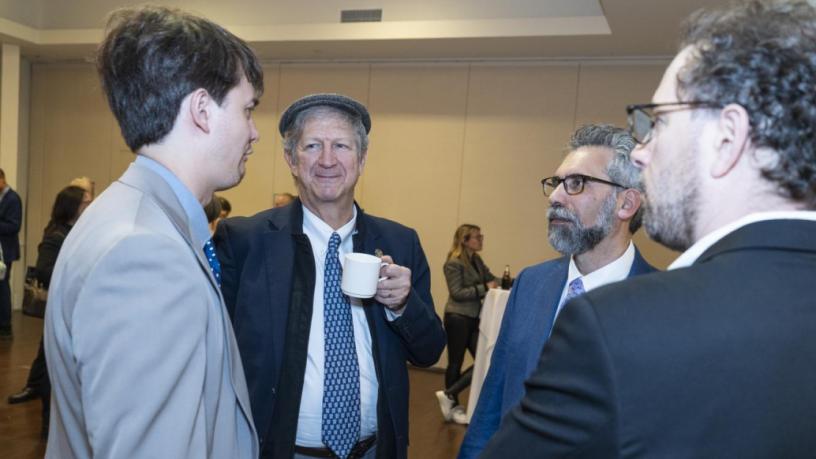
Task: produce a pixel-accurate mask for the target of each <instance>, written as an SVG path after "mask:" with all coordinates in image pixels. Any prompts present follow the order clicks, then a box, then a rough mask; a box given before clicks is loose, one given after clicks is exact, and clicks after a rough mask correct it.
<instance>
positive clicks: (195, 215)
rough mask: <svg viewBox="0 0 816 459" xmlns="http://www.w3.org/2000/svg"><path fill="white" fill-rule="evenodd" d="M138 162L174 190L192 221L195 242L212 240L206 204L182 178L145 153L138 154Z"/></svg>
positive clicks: (202, 245)
mask: <svg viewBox="0 0 816 459" xmlns="http://www.w3.org/2000/svg"><path fill="white" fill-rule="evenodd" d="M134 162H135V163H136V164H138V165H140V166H143V167H146V168H148V169H150V170H151V171H153V172H155V173H156V174H158V175H159V177H161V178H162V179H164V181H165V182H167V184H168V185H170V189H171V190H173V194H175V195H176V198H178V200H179V202H180V203H181V207H182V209H184V213H185V215H187V220H188V221H189V222H190V232H191V233H192V236H193V238H194V239H195V242H196V243H197V244H198V246H199V247H204V244H206V243H207V241H209V240H210V227H209V225H207V216H206V215H205V214H204V206H202V205H201V203H200V202H198V199H196V197H195V196H193V193H192V192H191V191H190V190H189V189H188V188H187V187H186V186H184V184H183V183H181V180H179V179H178V177H176V176H175V174H173V173H172V172H170V169H168V168H166V167H164V166H163V165H162V164H161V163H159V162H158V161H156V160H154V159H151V158H148V157H147V156H144V155H136V161H134Z"/></svg>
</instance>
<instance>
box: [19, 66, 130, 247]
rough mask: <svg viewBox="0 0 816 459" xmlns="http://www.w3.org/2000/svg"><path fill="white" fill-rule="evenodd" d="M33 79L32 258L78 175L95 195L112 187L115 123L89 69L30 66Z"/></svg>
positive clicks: (81, 67)
mask: <svg viewBox="0 0 816 459" xmlns="http://www.w3.org/2000/svg"><path fill="white" fill-rule="evenodd" d="M32 73H33V77H32V80H33V82H32V99H33V100H32V106H33V109H32V114H31V132H32V136H31V141H32V144H31V145H32V162H31V164H30V166H29V170H30V171H31V173H32V177H31V188H30V191H31V194H30V195H29V201H30V202H29V206H28V212H29V217H28V225H29V228H30V229H29V231H28V233H29V234H30V235H31V236H32V239H30V240H28V244H27V245H28V247H29V248H28V253H29V254H33V255H34V257H36V247H37V244H38V243H39V241H40V239H41V235H42V229H43V227H44V226H45V224H46V223H47V222H48V217H49V214H50V212H51V206H52V204H53V202H54V197H55V196H56V194H57V192H59V190H61V189H62V188H63V187H65V186H66V185H67V184H68V182H69V181H70V180H71V179H73V178H74V177H78V176H81V175H87V176H89V177H91V178H92V179H93V180H95V181H96V182H97V184H98V190H101V189H104V187H105V186H107V184H108V183H110V180H111V178H110V172H111V140H110V139H111V130H112V128H113V125H114V121H113V116H112V115H111V114H110V111H109V110H108V106H107V102H106V101H105V99H104V97H103V96H102V93H101V91H100V87H99V81H98V79H97V76H96V72H95V71H94V68H93V66H90V65H42V66H34V68H33V71H32ZM35 259H36V258H32V259H31V260H32V262H33V260H35Z"/></svg>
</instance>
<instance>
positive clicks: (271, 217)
mask: <svg viewBox="0 0 816 459" xmlns="http://www.w3.org/2000/svg"><path fill="white" fill-rule="evenodd" d="M356 231H357V232H356V234H355V235H354V236H353V243H354V251H355V252H365V253H369V254H373V253H374V251H375V250H376V249H380V250H382V252H383V253H384V254H386V255H390V256H391V257H392V258H393V259H394V262H395V263H397V264H399V265H402V266H406V267H408V268H410V269H411V278H412V284H413V287H412V289H411V293H410V294H409V296H408V300H407V306H406V308H405V310H404V312H403V314H402V316H401V317H400V318H399V319H397V320H395V321H393V322H389V321H388V320H387V319H386V315H385V307H384V306H383V305H381V304H379V303H376V302H375V301H374V300H373V299H372V300H366V306H365V311H366V317H367V319H368V324H369V329H370V330H371V338H372V352H373V353H374V365H375V368H376V373H377V378H378V383H379V398H378V403H377V424H378V432H377V457H378V458H379V457H388V458H392V457H393V458H405V457H406V456H407V447H408V372H407V368H406V361H408V362H411V363H412V364H414V365H417V366H423V367H426V366H430V365H433V364H434V363H436V362H437V360H438V359H439V356H440V354H441V353H442V350H443V349H444V347H445V332H444V330H443V328H442V324H441V322H440V320H439V318H438V317H437V315H436V312H435V311H434V305H433V300H432V298H431V292H430V271H429V270H428V262H427V260H426V258H425V254H424V252H423V251H422V247H421V246H420V243H419V237H418V236H417V234H416V231H414V230H413V229H411V228H407V227H405V226H403V225H400V224H398V223H395V222H393V221H390V220H386V219H383V218H378V217H374V216H371V215H368V214H366V213H364V212H363V211H362V210H361V209H359V208H358V212H357V222H356ZM215 243H216V247H217V253H218V258H219V259H220V261H221V266H222V271H223V272H222V279H223V281H222V291H223V293H224V300H225V301H226V304H227V309H228V310H229V312H230V316H231V317H232V322H233V327H234V329H235V336H236V338H237V340H238V347H239V348H240V351H241V357H242V360H243V363H244V370H245V372H246V379H247V385H248V387H249V395H250V400H251V404H252V414H253V417H254V419H255V425H256V427H257V429H258V436H259V439H260V441H261V450H262V453H261V456H262V457H275V458H280V457H291V456H292V454H293V448H294V441H295V436H296V433H297V417H298V412H299V409H300V399H301V394H302V390H303V378H304V371H305V368H306V367H305V366H306V354H307V346H308V338H309V333H310V332H311V330H310V324H311V314H312V298H313V294H314V283H315V266H314V257H313V255H312V249H311V245H310V243H309V239H308V237H307V236H306V235H305V234H304V233H303V208H302V204H301V202H300V201H299V200H296V201H295V202H294V203H293V204H291V205H288V206H286V207H282V208H277V209H270V210H267V211H264V212H261V213H259V214H257V215H255V216H252V217H236V218H230V219H227V220H225V221H223V222H221V223H220V224H219V226H218V230H217V232H216V236H215ZM319 332H322V331H319Z"/></svg>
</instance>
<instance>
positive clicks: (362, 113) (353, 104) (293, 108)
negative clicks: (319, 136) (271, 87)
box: [278, 94, 371, 135]
mask: <svg viewBox="0 0 816 459" xmlns="http://www.w3.org/2000/svg"><path fill="white" fill-rule="evenodd" d="M318 106H327V107H333V108H336V109H338V110H342V111H344V112H346V113H348V114H350V115H352V116H356V117H360V120H361V121H362V122H363V127H365V130H366V134H368V132H369V131H371V116H369V114H368V110H367V109H366V108H365V105H363V104H361V103H360V102H357V101H356V100H354V99H352V98H351V97H346V96H343V95H341V94H312V95H310V96H306V97H302V98H300V99H298V100H296V101H294V102H293V103H292V105H290V106H289V108H287V109H286V111H285V112H283V116H281V119H280V124H278V130H279V131H280V133H281V135H283V133H284V132H286V130H287V129H289V127H290V126H291V125H292V123H293V122H294V121H295V118H296V117H297V114H298V113H300V112H302V111H303V110H306V109H307V108H312V107H318Z"/></svg>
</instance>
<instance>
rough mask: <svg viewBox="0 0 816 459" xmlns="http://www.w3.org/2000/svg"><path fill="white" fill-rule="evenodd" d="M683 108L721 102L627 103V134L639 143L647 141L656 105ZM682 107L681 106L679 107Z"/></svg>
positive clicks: (712, 105)
mask: <svg viewBox="0 0 816 459" xmlns="http://www.w3.org/2000/svg"><path fill="white" fill-rule="evenodd" d="M682 106H685V107H683V108H722V105H721V104H718V103H716V102H706V101H702V100H693V101H689V102H667V103H663V104H638V105H628V106H627V107H626V115H627V121H628V124H629V134H631V135H632V137H633V138H634V139H635V142H637V143H639V144H646V143H649V140H651V133H652V129H654V127H655V124H656V123H657V119H658V117H659V116H660V114H659V113H655V110H654V109H655V108H658V107H682ZM681 109H682V108H681Z"/></svg>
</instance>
